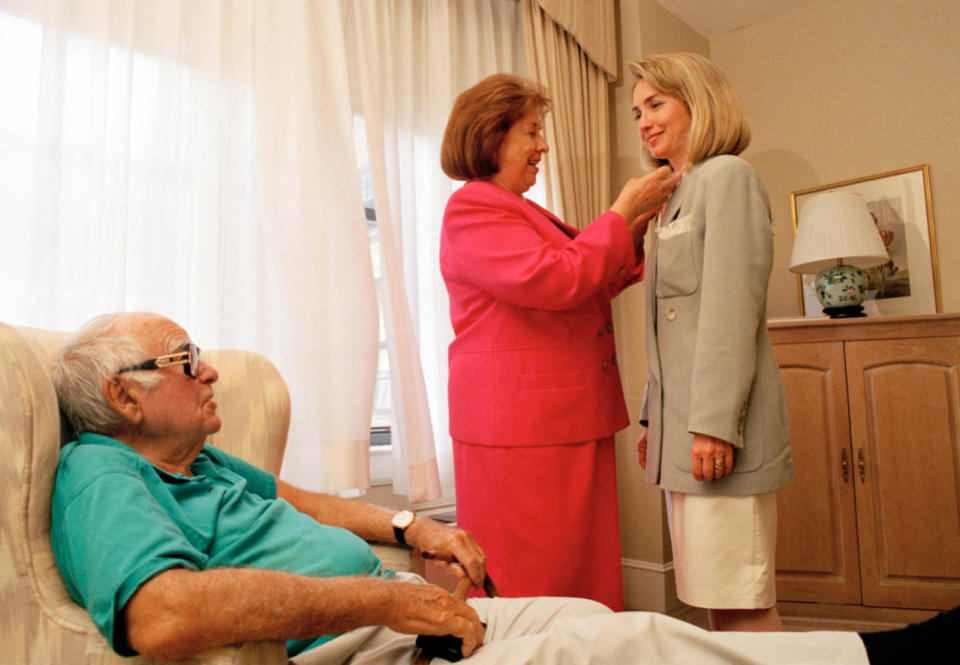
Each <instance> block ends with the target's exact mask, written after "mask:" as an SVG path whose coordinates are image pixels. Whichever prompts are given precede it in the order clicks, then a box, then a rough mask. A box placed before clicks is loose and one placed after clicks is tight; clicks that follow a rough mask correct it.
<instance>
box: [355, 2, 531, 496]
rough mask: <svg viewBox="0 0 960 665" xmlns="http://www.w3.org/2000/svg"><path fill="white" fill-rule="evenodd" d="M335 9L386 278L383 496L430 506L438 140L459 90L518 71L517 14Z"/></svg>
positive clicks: (502, 10) (391, 5)
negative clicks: (389, 482) (347, 43)
mask: <svg viewBox="0 0 960 665" xmlns="http://www.w3.org/2000/svg"><path fill="white" fill-rule="evenodd" d="M345 6H346V7H348V8H349V10H348V11H347V12H346V13H347V16H348V20H349V22H350V25H349V27H348V35H349V36H350V37H349V39H350V40H355V43H354V46H353V51H352V52H353V53H354V54H355V56H356V57H355V58H351V61H350V65H351V72H352V78H353V79H355V80H356V82H357V83H358V91H357V93H356V96H357V97H358V99H359V100H360V101H359V103H358V105H357V111H358V113H361V114H362V115H363V117H364V120H365V125H366V127H367V140H368V144H369V157H370V163H371V172H372V176H373V182H374V195H375V198H376V208H377V224H378V226H379V227H380V234H381V241H382V251H383V265H384V271H385V274H386V289H387V294H386V297H385V298H384V315H385V319H386V325H387V330H388V335H387V337H388V340H390V341H389V351H390V369H391V379H392V394H393V400H394V428H393V441H394V455H395V459H396V460H397V463H396V464H395V465H394V491H398V492H406V491H409V492H410V496H411V499H412V500H414V501H423V500H427V499H435V498H437V496H438V493H437V489H438V488H437V487H436V486H435V485H434V481H433V480H432V476H431V474H435V473H437V472H438V473H439V477H440V483H441V489H442V491H443V498H444V499H445V501H448V502H449V501H452V497H453V462H452V453H451V444H450V437H449V432H448V419H447V346H448V344H449V343H450V341H451V340H452V339H453V331H452V328H451V326H450V318H449V310H448V302H447V295H446V289H445V287H444V285H443V281H442V278H441V276H440V270H439V265H438V254H439V236H440V224H441V220H442V217H443V209H444V206H445V205H446V201H447V198H448V197H449V196H450V193H451V192H452V191H453V190H454V188H455V187H456V186H458V184H457V183H454V182H452V181H451V180H450V179H448V178H447V177H446V176H445V175H444V174H443V172H442V171H441V170H440V143H441V140H442V138H443V131H444V128H445V127H446V122H447V118H448V116H449V113H450V108H451V107H452V106H453V100H454V98H455V97H456V96H457V95H458V94H459V93H460V92H461V91H463V90H464V89H466V88H468V87H470V86H471V85H473V84H475V83H477V82H478V81H479V80H480V79H482V78H483V77H485V76H487V75H489V74H493V73H495V72H513V73H519V74H522V73H523V72H524V69H525V68H524V57H523V39H522V37H523V35H522V30H521V20H520V12H519V9H520V8H519V5H518V3H517V2H516V0H404V1H399V0H390V1H383V0H345ZM400 286H402V287H403V290H404V291H405V296H404V294H403V293H401V292H400V291H399V287H400ZM418 358H419V363H418V362H417V360H418ZM420 367H422V372H423V373H422V375H421V374H420ZM424 391H426V392H425V393H424ZM434 440H436V441H437V445H436V454H435V457H436V458H435V459H434V453H433V441H434ZM407 469H409V475H408V474H407ZM434 469H436V470H434Z"/></svg>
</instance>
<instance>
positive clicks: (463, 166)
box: [440, 74, 550, 180]
mask: <svg viewBox="0 0 960 665" xmlns="http://www.w3.org/2000/svg"><path fill="white" fill-rule="evenodd" d="M549 108H550V98H549V97H547V93H546V90H545V89H544V88H542V87H541V86H540V85H538V84H537V83H534V82H533V81H528V80H526V79H522V78H520V77H519V76H512V75H510V74H494V75H492V76H488V77H487V78H485V79H483V80H482V81H480V82H479V83H477V84H476V85H475V86H473V87H472V88H468V89H466V90H464V91H463V92H461V93H460V95H459V96H458V97H457V100H456V101H455V102H454V104H453V110H452V111H451V112H450V119H449V120H448V121H447V129H446V130H445V131H444V133H443V144H442V145H441V147H440V166H441V168H443V172H444V173H446V174H447V175H448V176H449V177H451V178H453V179H454V180H486V179H488V178H490V177H492V176H493V175H495V174H496V173H497V171H499V170H500V165H499V163H498V159H497V154H498V153H499V152H500V144H502V143H503V139H504V137H505V136H506V135H507V131H509V129H510V126H511V125H513V123H515V122H516V121H517V120H519V119H520V118H522V117H523V116H524V114H526V113H527V111H529V110H530V109H534V110H536V111H537V113H538V114H539V115H541V116H542V115H543V114H544V113H546V112H547V111H548V110H549Z"/></svg>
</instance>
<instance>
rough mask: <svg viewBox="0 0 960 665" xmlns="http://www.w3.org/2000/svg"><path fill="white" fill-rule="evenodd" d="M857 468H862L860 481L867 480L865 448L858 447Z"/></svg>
mask: <svg viewBox="0 0 960 665" xmlns="http://www.w3.org/2000/svg"><path fill="white" fill-rule="evenodd" d="M857 469H859V470H860V483H861V484H863V483H865V482H867V463H866V462H865V461H864V459H863V448H857Z"/></svg>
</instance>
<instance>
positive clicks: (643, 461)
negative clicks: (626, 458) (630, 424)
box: [637, 430, 647, 471]
mask: <svg viewBox="0 0 960 665" xmlns="http://www.w3.org/2000/svg"><path fill="white" fill-rule="evenodd" d="M637 461H638V462H640V468H641V469H643V470H644V471H646V470H647V430H643V432H641V433H640V439H639V440H638V441H637Z"/></svg>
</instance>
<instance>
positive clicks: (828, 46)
mask: <svg viewBox="0 0 960 665" xmlns="http://www.w3.org/2000/svg"><path fill="white" fill-rule="evenodd" d="M619 8H620V16H619V21H620V23H619V30H620V35H619V40H620V55H621V80H620V81H619V83H618V85H617V86H615V90H614V92H613V97H614V101H613V104H612V107H613V108H612V113H613V118H612V120H611V126H612V130H613V131H612V135H613V141H614V145H613V152H612V154H613V165H612V168H613V178H612V182H613V185H614V187H616V188H619V186H620V185H622V183H623V182H624V181H625V180H626V179H627V178H628V177H631V176H634V175H637V173H638V169H639V155H640V144H639V141H638V139H637V137H636V129H635V126H634V123H633V120H632V118H631V116H630V113H629V109H630V92H631V86H632V79H631V77H630V76H629V73H628V70H627V68H626V63H627V62H629V61H630V60H632V59H635V58H636V57H637V56H639V55H644V54H650V53H656V52H663V51H680V50H685V51H695V52H698V53H702V54H703V55H707V56H710V57H712V58H713V60H714V61H715V62H716V63H717V64H718V65H719V66H720V68H721V69H723V70H724V71H725V72H726V74H727V75H728V77H729V78H730V80H731V82H732V84H733V86H734V88H735V89H736V90H737V92H738V93H739V94H740V96H741V99H742V101H743V103H744V106H745V108H746V111H747V114H748V116H749V118H750V121H751V125H752V128H753V143H752V145H751V147H750V148H749V149H748V150H747V151H746V152H745V153H744V155H743V156H744V158H745V159H747V160H748V161H749V162H750V163H751V164H753V165H754V166H755V167H756V168H757V170H758V171H759V173H760V175H761V177H762V178H763V180H764V182H765V183H766V185H767V188H768V190H769V192H770V197H771V203H772V206H773V212H774V216H775V217H776V218H777V220H778V226H777V234H776V248H775V263H774V269H773V274H772V275H771V279H770V291H769V298H768V314H769V316H771V317H780V316H796V315H799V313H800V308H799V302H798V299H797V283H796V276H795V275H793V274H792V273H790V272H788V271H787V267H786V266H787V263H788V261H789V256H790V250H791V248H792V244H793V229H792V221H791V213H790V192H792V191H796V190H799V189H804V188H807V187H814V186H817V185H822V184H827V183H831V182H838V181H841V180H847V179H850V178H855V177H859V176H863V175H869V174H875V173H881V172H884V171H890V170H894V169H898V168H903V167H907V166H914V165H916V164H921V163H927V164H929V166H930V176H931V187H932V194H933V205H934V220H935V222H936V226H935V234H936V242H937V249H938V256H939V263H940V281H941V288H942V301H943V309H944V311H957V310H958V309H960V280H958V277H960V275H958V272H960V262H958V261H956V259H954V258H953V257H954V256H956V255H957V253H958V251H957V250H958V249H960V221H958V219H957V218H958V215H960V187H957V186H956V178H957V174H958V173H960V131H958V129H960V40H958V39H957V37H956V36H957V35H958V34H960V2H957V0H932V1H927V2H922V3H918V2H915V1H914V0H880V1H878V0H846V1H845V2H836V1H835V0H816V1H814V2H811V3H809V4H807V5H804V6H803V7H801V8H800V9H797V10H794V11H792V12H790V13H788V14H785V15H782V16H779V17H775V18H774V19H771V20H769V21H766V22H764V23H762V24H760V25H757V26H753V27H748V28H744V29H741V30H738V31H736V32H733V33H730V34H729V35H726V36H724V37H722V38H720V39H717V40H714V41H713V42H708V41H707V40H705V39H704V38H703V37H701V36H700V35H699V34H698V33H696V32H694V31H693V30H692V29H690V28H689V27H688V26H686V24H684V23H683V22H681V21H679V20H678V19H677V18H676V17H674V16H673V15H672V14H670V13H669V12H667V11H666V10H664V9H663V8H662V7H661V6H660V5H659V4H657V3H656V2H655V0H619ZM641 292H642V288H634V289H631V290H630V291H628V292H627V293H626V294H624V295H623V296H621V297H620V298H618V299H617V303H616V305H615V317H616V326H617V338H618V339H617V341H618V348H619V352H618V356H619V358H620V369H621V374H622V376H623V380H624V391H625V393H626V397H627V403H628V405H629V408H630V412H631V421H632V422H635V421H636V413H637V411H638V409H639V407H640V402H641V400H642V397H643V385H644V373H645V368H646V358H645V355H644V353H643V348H642V343H643V333H642V330H641V328H640V319H641V316H642V311H643V302H642V298H641ZM638 433H639V427H638V426H636V425H633V426H631V427H630V428H628V429H627V430H625V431H624V432H622V433H621V434H620V435H618V437H617V446H618V448H617V454H618V482H619V491H620V512H621V534H622V538H623V556H624V566H625V567H624V578H625V585H626V598H627V605H628V607H631V608H637V609H654V610H663V609H670V608H671V607H672V606H673V605H674V604H675V603H676V600H675V597H674V596H673V595H672V593H673V591H672V573H671V570H672V564H671V559H672V555H671V553H670V543H669V537H668V536H667V534H666V531H665V527H666V516H665V512H664V509H663V505H662V499H661V496H660V491H659V489H658V488H655V487H650V486H647V485H645V484H644V483H643V481H642V478H641V473H640V469H639V466H638V465H637V463H636V451H635V449H634V442H635V441H636V438H637V435H638Z"/></svg>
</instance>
